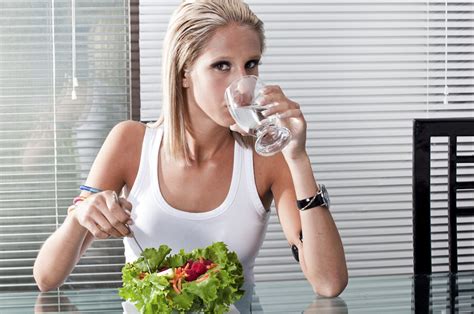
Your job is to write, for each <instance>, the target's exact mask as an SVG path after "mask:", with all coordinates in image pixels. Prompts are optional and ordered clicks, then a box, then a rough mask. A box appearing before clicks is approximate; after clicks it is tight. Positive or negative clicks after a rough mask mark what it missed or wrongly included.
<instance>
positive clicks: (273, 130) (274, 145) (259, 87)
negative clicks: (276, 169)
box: [225, 75, 291, 156]
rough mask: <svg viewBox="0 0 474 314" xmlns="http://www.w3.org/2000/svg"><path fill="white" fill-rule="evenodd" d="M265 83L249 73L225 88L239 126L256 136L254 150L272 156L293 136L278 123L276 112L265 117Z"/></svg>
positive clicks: (227, 101)
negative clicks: (263, 103) (263, 101)
mask: <svg viewBox="0 0 474 314" xmlns="http://www.w3.org/2000/svg"><path fill="white" fill-rule="evenodd" d="M264 87H265V84H264V83H263V82H262V80H260V79H259V78H258V77H257V76H255V75H246V76H242V77H241V78H239V79H237V80H235V81H234V82H232V83H231V84H230V85H229V87H227V89H226V91H225V100H226V103H227V106H228V108H229V111H230V114H231V115H232V117H233V118H234V120H235V122H237V124H238V125H239V127H240V128H241V129H243V130H245V131H246V132H247V133H249V134H250V135H252V136H255V137H256V138H257V140H256V141H255V151H256V152H257V153H258V154H260V155H262V156H271V155H274V154H276V153H278V152H279V151H281V150H282V149H283V148H284V147H285V146H286V145H287V144H288V143H289V142H290V140H291V133H290V130H288V129H287V128H285V127H282V126H278V125H277V119H278V118H277V117H276V116H275V115H273V116H270V117H265V116H264V115H263V114H262V111H264V110H266V109H268V107H266V106H262V105H260V100H261V99H262V98H263V95H262V91H263V88H264Z"/></svg>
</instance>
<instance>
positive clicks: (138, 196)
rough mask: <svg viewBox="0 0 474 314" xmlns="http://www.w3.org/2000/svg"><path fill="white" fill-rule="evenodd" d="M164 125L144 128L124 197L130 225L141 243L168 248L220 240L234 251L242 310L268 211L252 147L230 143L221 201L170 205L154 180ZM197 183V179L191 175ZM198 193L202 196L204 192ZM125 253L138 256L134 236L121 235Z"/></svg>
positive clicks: (250, 289) (249, 292) (248, 298)
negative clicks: (193, 208) (195, 206)
mask: <svg viewBox="0 0 474 314" xmlns="http://www.w3.org/2000/svg"><path fill="white" fill-rule="evenodd" d="M162 134H163V129H162V128H161V127H160V128H150V127H147V128H146V131H145V136H144V139H143V146H142V152H141V158H140V166H139V170H138V174H137V177H136V179H135V183H134V185H133V187H132V189H131V190H130V193H129V195H128V200H129V201H130V202H131V203H132V204H133V210H132V219H133V221H134V224H133V225H132V226H131V227H132V230H133V231H134V233H135V236H136V238H137V239H138V241H139V242H140V244H141V245H142V247H143V248H146V247H159V246H160V245H161V244H166V245H168V246H169V247H171V248H172V250H173V251H172V253H177V252H178V251H179V250H180V249H184V250H185V251H186V252H189V251H191V250H192V249H194V248H198V247H205V246H208V245H210V244H212V243H213V242H216V241H223V242H225V243H226V244H227V245H228V248H229V250H231V251H235V252H236V253H237V255H238V257H239V260H240V262H241V263H242V266H243V269H244V277H245V283H244V287H243V289H244V290H245V294H244V296H243V297H242V299H241V300H240V301H238V302H236V304H235V307H236V308H237V309H238V310H239V311H240V312H241V313H248V312H250V306H251V301H252V295H253V287H254V275H253V268H254V264H255V258H256V256H257V254H258V251H259V249H260V247H261V245H262V243H263V240H264V237H265V232H266V229H267V225H268V219H269V216H270V213H269V212H268V211H266V210H265V208H264V206H263V204H262V202H261V200H260V197H259V195H258V193H257V187H256V185H255V176H254V171H253V152H252V149H246V148H243V147H241V146H240V145H239V144H238V143H237V142H235V143H234V162H233V173H232V182H231V184H230V189H229V191H228V194H227V196H226V198H225V200H224V202H223V203H222V204H221V205H219V206H218V207H217V208H215V209H212V210H209V211H207V212H203V213H190V212H185V211H182V210H179V209H176V208H173V207H171V206H170V205H169V204H168V203H167V202H166V200H165V199H164V198H163V195H162V194H161V190H160V184H159V180H158V152H159V149H160V144H161V139H162ZM196 184H199V180H198V179H197V178H196ZM203 197H206V196H205V195H203ZM123 242H124V246H125V258H126V261H127V262H132V261H134V260H135V259H136V258H138V256H139V255H140V249H139V248H138V247H137V245H136V244H135V242H134V241H133V239H130V238H124V240H123Z"/></svg>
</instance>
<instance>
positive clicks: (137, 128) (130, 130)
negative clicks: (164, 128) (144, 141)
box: [108, 120, 146, 144]
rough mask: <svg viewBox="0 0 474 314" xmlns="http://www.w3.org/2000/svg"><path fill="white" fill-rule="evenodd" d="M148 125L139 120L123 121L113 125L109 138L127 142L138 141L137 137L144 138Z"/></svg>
mask: <svg viewBox="0 0 474 314" xmlns="http://www.w3.org/2000/svg"><path fill="white" fill-rule="evenodd" d="M145 129H146V125H145V124H143V123H141V122H138V121H132V120H127V121H122V122H119V123H118V124H117V125H115V126H114V127H113V129H112V130H111V131H110V134H109V136H108V138H110V140H112V141H120V142H122V143H124V144H125V143H126V144H132V143H136V142H137V139H139V138H143V136H144V134H145Z"/></svg>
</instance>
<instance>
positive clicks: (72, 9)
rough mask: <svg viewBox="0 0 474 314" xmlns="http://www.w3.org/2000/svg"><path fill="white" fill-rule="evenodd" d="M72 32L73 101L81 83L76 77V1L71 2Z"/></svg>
mask: <svg viewBox="0 0 474 314" xmlns="http://www.w3.org/2000/svg"><path fill="white" fill-rule="evenodd" d="M71 30H72V39H71V45H72V49H71V50H72V93H71V99H72V100H76V99H77V94H76V87H77V86H79V82H78V81H77V77H76V0H71Z"/></svg>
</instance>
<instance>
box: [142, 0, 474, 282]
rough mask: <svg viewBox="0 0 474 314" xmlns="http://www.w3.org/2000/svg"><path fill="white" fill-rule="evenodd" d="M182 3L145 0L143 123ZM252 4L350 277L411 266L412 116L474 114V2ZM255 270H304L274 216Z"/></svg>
mask: <svg viewBox="0 0 474 314" xmlns="http://www.w3.org/2000/svg"><path fill="white" fill-rule="evenodd" d="M179 2H180V1H176V0H174V1H173V0H168V1H166V0H163V1H160V2H156V1H151V0H141V1H140V6H141V9H140V62H141V101H142V108H141V113H142V119H143V120H154V119H156V118H158V116H159V114H160V99H161V84H160V71H161V50H160V49H161V42H162V39H163V37H164V32H165V30H166V26H167V22H168V20H169V16H170V14H171V12H172V11H173V10H174V8H175V7H176V6H177V5H178V4H179ZM247 3H249V5H250V7H251V8H252V9H253V10H254V11H255V12H256V13H257V15H258V16H259V17H260V18H261V19H262V20H263V21H264V22H265V28H266V36H267V51H266V53H265V55H264V58H263V64H262V65H261V77H262V78H263V79H264V80H265V81H266V82H268V83H271V84H279V85H281V86H282V88H283V90H284V91H285V93H286V94H287V95H288V96H289V97H291V98H292V99H294V100H295V101H297V102H299V103H300V104H301V106H302V110H303V112H304V114H305V117H306V120H307V121H308V140H307V149H308V152H309V153H310V155H311V160H312V163H313V168H314V171H315V176H316V177H317V179H318V180H319V182H321V183H325V184H326V186H327V187H328V190H329V192H330V194H331V197H332V208H331V211H332V214H333V217H334V219H335V221H336V224H337V225H338V228H339V230H340V233H341V236H342V240H343V242H344V246H345V251H346V257H347V262H348V267H349V272H350V275H351V276H358V275H376V274H409V273H412V271H413V258H412V256H413V255H412V203H411V191H412V187H411V184H412V179H411V171H412V148H411V145H412V137H411V136H412V119H414V118H420V117H425V118H426V117H463V116H473V115H474V52H473V51H474V49H473V36H474V34H473V16H474V14H473V6H474V5H473V3H472V2H471V1H456V2H454V1H447V2H445V1H434V0H426V1H416V0H415V1H412V0H396V1H395V0H384V1H380V0H379V1H377V0H371V1H360V0H349V1H338V0H335V1H327V0H326V1H323V0H299V1H297V2H288V1H286V0H273V1H266V0H248V1H247ZM445 86H447V88H445ZM445 91H447V93H446V96H445ZM468 147H469V144H467V146H466V149H467V148H468ZM471 147H472V146H471ZM440 149H441V148H440ZM446 167H447V164H444V165H441V166H440V167H439V169H438V170H439V173H438V174H439V175H440V176H441V177H438V179H439V180H445V182H447V179H443V178H442V176H443V175H446V173H447V171H446ZM469 169H470V171H471V173H472V165H471V167H470V168H468V169H467V170H466V171H469ZM434 192H436V189H435V190H434ZM438 196H441V194H440V193H438ZM471 197H472V195H471ZM465 199H467V197H465ZM273 212H274V213H275V211H274V210H273ZM442 228H445V225H444V226H443V227H442ZM464 228H465V230H467V231H468V232H469V228H471V229H470V230H471V231H472V225H465V226H464ZM471 238H472V237H471ZM471 244H472V243H471ZM442 254H443V253H441V255H442ZM440 263H441V267H444V266H443V265H446V263H447V260H443V261H441V262H440ZM255 273H256V279H257V280H259V281H266V280H276V279H283V280H284V279H294V278H303V275H302V273H301V272H300V270H299V266H298V265H297V263H296V262H295V261H294V260H293V257H292V256H291V253H290V250H289V248H288V244H287V242H286V240H285V237H284V235H283V233H282V231H281V228H280V226H279V222H278V219H277V217H276V215H275V214H273V216H272V217H271V220H270V225H269V228H268V233H267V237H266V240H265V242H264V245H263V247H262V249H261V251H260V254H259V256H258V258H257V261H256V267H255Z"/></svg>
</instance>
